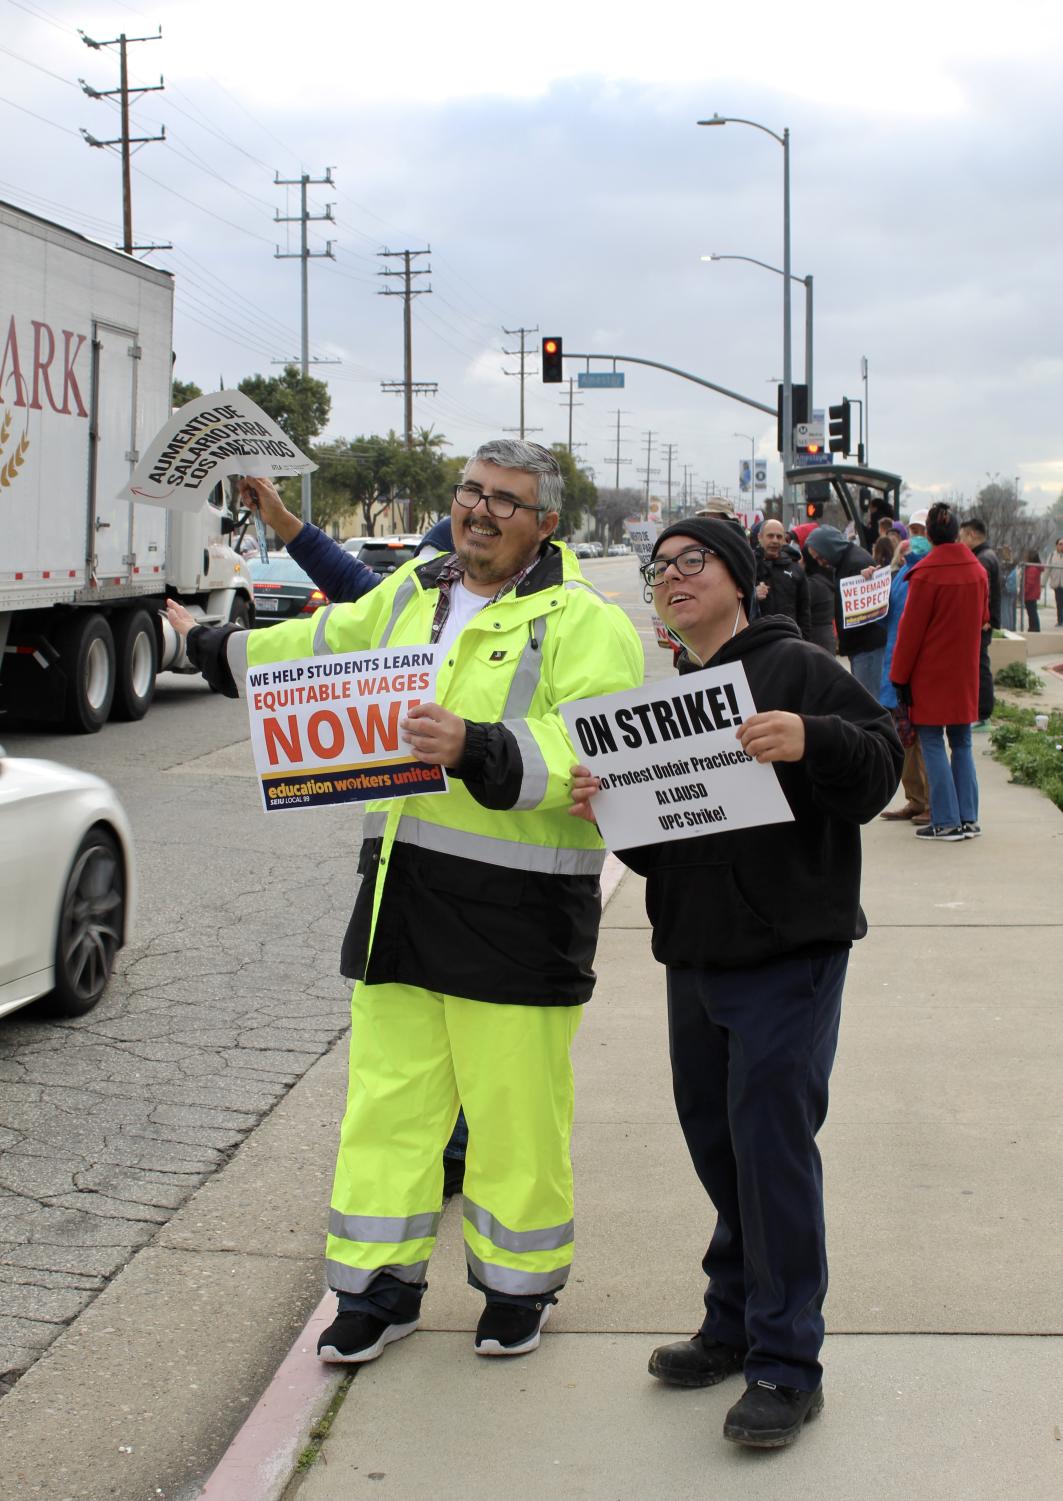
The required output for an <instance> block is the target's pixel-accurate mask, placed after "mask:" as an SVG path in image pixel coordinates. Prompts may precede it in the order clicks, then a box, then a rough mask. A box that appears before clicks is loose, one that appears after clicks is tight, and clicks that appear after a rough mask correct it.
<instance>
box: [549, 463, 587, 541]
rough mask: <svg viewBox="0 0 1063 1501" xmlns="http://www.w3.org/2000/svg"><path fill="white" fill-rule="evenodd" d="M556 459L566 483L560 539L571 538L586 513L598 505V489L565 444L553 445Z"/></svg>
mask: <svg viewBox="0 0 1063 1501" xmlns="http://www.w3.org/2000/svg"><path fill="white" fill-rule="evenodd" d="M553 453H554V457H555V458H556V459H557V462H558V464H560V466H561V477H562V479H563V480H564V481H565V499H564V504H563V505H562V507H561V519H560V520H559V521H558V523H557V534H558V536H559V537H570V536H571V535H572V533H573V532H574V531H575V530H576V528H577V527H578V526H580V525H581V523H582V521H583V514H584V512H585V511H593V510H594V509H595V507H596V506H597V504H598V487H597V485H595V483H594V481H593V480H592V479H591V477H590V475H589V474H587V473H586V471H585V470H583V469H581V468H580V467H579V465H578V464H577V463H576V461H575V459H574V458H573V457H572V455H571V454H570V453H569V451H568V449H567V448H566V447H565V445H564V444H563V443H555V444H553Z"/></svg>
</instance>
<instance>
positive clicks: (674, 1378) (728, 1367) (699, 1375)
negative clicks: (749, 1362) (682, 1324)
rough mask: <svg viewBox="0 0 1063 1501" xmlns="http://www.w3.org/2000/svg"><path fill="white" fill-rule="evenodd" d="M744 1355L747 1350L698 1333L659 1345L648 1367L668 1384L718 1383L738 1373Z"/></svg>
mask: <svg viewBox="0 0 1063 1501" xmlns="http://www.w3.org/2000/svg"><path fill="white" fill-rule="evenodd" d="M745 1358H746V1357H745V1351H744V1350H736V1349H735V1348H734V1346H733V1345H722V1344H721V1343H720V1341H719V1340H716V1339H708V1338H707V1337H706V1336H705V1335H703V1334H695V1335H694V1338H693V1339H681V1340H679V1341H678V1342H677V1343H676V1344H674V1345H658V1346H657V1348H656V1350H654V1352H653V1354H652V1355H651V1356H650V1365H649V1371H650V1375H651V1376H656V1377H657V1379H658V1381H667V1383H668V1385H669V1386H715V1385H716V1384H717V1382H719V1381H725V1380H726V1379H727V1377H728V1376H735V1375H737V1374H738V1372H739V1371H741V1369H742V1362H743V1361H744V1360H745Z"/></svg>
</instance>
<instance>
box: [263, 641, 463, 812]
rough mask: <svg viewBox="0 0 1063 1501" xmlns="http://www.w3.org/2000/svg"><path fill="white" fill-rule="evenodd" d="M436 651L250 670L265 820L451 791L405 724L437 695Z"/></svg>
mask: <svg viewBox="0 0 1063 1501" xmlns="http://www.w3.org/2000/svg"><path fill="white" fill-rule="evenodd" d="M437 652H438V648H437V647H434V646H396V647H391V648H378V649H377V650H375V651H360V652H336V653H335V654H334V655H332V656H321V657H303V658H299V659H298V660H296V661H294V662H271V663H268V664H266V665H265V666H263V667H249V668H248V669H247V711H248V714H249V716H250V720H251V747H252V750H253V751H254V755H255V768H256V770H257V771H258V775H259V779H260V781H261V784H262V801H263V804H264V806H265V809H266V812H267V813H272V812H275V811H277V810H278V809H286V808H317V807H321V806H323V805H324V804H327V803H361V802H366V801H369V800H371V799H373V798H382V797H412V796H414V795H416V796H418V797H419V796H421V795H422V794H423V793H428V792H446V790H447V778H446V773H445V772H444V770H443V768H442V767H441V766H427V765H426V764H425V763H424V762H423V761H418V760H417V757H416V756H415V755H414V754H413V752H412V751H411V749H410V746H409V745H408V744H407V742H406V741H405V740H404V739H403V738H402V734H401V732H400V730H399V724H400V722H401V721H402V720H403V719H405V718H406V715H407V713H408V712H409V710H410V709H412V708H413V706H414V705H415V704H420V703H431V702H432V701H433V700H434V698H435V679H436V666H437V662H436V655H437Z"/></svg>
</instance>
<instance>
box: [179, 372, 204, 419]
mask: <svg viewBox="0 0 1063 1501" xmlns="http://www.w3.org/2000/svg"><path fill="white" fill-rule="evenodd" d="M202 395H203V392H202V391H201V390H200V389H199V387H198V386H197V385H196V384H195V383H194V382H193V381H190V380H175V381H174V383H173V395H172V397H171V405H172V407H173V409H174V411H175V412H176V411H177V409H178V407H183V406H185V405H187V403H188V402H190V401H195V399H196V397H197V396H202Z"/></svg>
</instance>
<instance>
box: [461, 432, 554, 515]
mask: <svg viewBox="0 0 1063 1501" xmlns="http://www.w3.org/2000/svg"><path fill="white" fill-rule="evenodd" d="M476 463H484V464H497V465H498V467H499V468H500V469H519V470H520V471H521V473H523V474H534V475H536V476H537V483H536V488H535V494H536V499H537V500H538V501H539V504H540V505H541V506H544V507H545V509H546V510H548V511H560V510H561V507H562V506H563V505H564V502H565V481H564V479H563V478H562V477H561V465H560V464H559V463H558V462H557V455H556V454H555V453H551V452H550V450H549V448H544V447H543V445H542V444H541V443H525V442H524V440H523V439H522V438H492V439H491V440H490V442H489V443H481V444H480V446H479V448H478V449H477V450H476V452H475V453H474V454H473V455H472V457H471V458H470V459H468V460H467V461H466V464H465V469H464V472H463V474H462V478H463V479H464V478H465V475H467V474H468V472H469V465H470V464H476Z"/></svg>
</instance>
